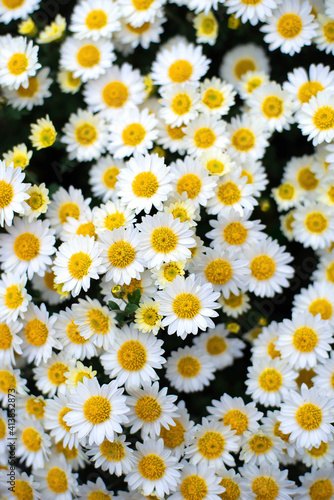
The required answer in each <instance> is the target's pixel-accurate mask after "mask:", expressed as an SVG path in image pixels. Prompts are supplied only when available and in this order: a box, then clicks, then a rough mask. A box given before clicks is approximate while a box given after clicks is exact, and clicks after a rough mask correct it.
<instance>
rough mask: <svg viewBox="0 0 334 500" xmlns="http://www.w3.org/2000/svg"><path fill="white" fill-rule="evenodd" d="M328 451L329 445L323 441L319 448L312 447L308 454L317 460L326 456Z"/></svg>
mask: <svg viewBox="0 0 334 500" xmlns="http://www.w3.org/2000/svg"><path fill="white" fill-rule="evenodd" d="M327 451H328V443H324V442H323V441H321V443H320V444H319V446H318V447H316V446H312V448H311V449H310V450H306V452H307V453H308V454H309V455H311V457H315V458H318V457H323V456H324V455H326V453H327Z"/></svg>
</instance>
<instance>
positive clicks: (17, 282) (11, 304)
mask: <svg viewBox="0 0 334 500" xmlns="http://www.w3.org/2000/svg"><path fill="white" fill-rule="evenodd" d="M26 284H27V275H26V274H21V275H19V274H17V273H15V272H10V273H6V274H5V273H3V274H2V275H1V279H0V317H1V318H2V319H3V320H5V321H8V322H12V321H16V320H17V318H18V317H19V316H20V318H24V315H25V313H26V311H27V308H28V304H29V302H30V300H31V296H30V295H29V294H28V293H27V290H26V288H25V286H26Z"/></svg>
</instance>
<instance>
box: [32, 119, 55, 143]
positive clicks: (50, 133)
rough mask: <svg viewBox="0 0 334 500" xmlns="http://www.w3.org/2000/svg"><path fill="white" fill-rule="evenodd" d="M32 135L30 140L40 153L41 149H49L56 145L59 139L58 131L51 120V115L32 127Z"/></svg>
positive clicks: (39, 120)
mask: <svg viewBox="0 0 334 500" xmlns="http://www.w3.org/2000/svg"><path fill="white" fill-rule="evenodd" d="M30 131H31V135H30V136H29V139H30V140H31V143H32V145H33V147H34V148H36V149H37V151H39V150H40V149H44V148H49V147H50V146H52V144H54V142H55V140H56V138H57V132H56V129H55V127H54V125H53V123H52V120H50V117H49V115H46V116H45V118H39V119H38V120H37V121H36V123H32V124H31V125H30Z"/></svg>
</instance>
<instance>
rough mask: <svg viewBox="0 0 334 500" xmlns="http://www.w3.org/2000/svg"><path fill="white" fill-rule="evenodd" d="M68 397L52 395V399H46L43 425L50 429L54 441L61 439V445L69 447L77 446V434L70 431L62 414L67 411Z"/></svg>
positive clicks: (65, 413)
mask: <svg viewBox="0 0 334 500" xmlns="http://www.w3.org/2000/svg"><path fill="white" fill-rule="evenodd" d="M68 403H69V399H68V398H67V397H66V396H65V395H61V394H60V395H59V396H54V397H53V399H48V400H47V401H46V408H45V420H44V427H45V429H46V430H49V431H51V432H50V436H51V437H53V439H54V440H55V442H56V443H59V441H62V444H63V446H68V448H69V449H72V448H73V447H75V448H77V447H78V446H79V440H78V436H77V434H73V433H71V428H70V427H69V426H68V425H67V423H66V422H65V420H64V416H65V415H67V413H68V412H69V411H71V410H70V409H69V408H68V406H67V405H68Z"/></svg>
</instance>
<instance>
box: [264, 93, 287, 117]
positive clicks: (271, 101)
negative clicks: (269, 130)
mask: <svg viewBox="0 0 334 500" xmlns="http://www.w3.org/2000/svg"><path fill="white" fill-rule="evenodd" d="M262 113H263V114H264V115H265V116H266V117H267V118H278V117H279V116H281V114H282V113H283V101H282V99H279V98H278V97H276V96H268V97H266V98H265V99H264V101H263V103H262Z"/></svg>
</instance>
